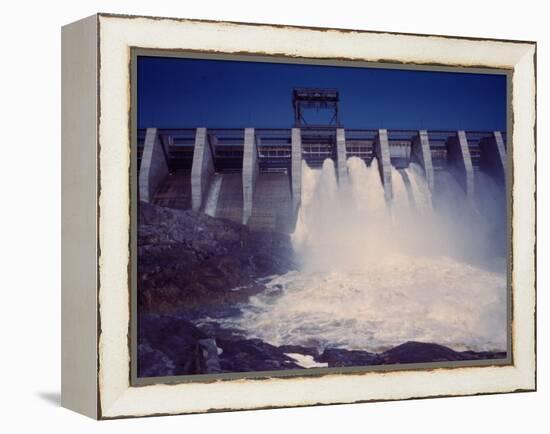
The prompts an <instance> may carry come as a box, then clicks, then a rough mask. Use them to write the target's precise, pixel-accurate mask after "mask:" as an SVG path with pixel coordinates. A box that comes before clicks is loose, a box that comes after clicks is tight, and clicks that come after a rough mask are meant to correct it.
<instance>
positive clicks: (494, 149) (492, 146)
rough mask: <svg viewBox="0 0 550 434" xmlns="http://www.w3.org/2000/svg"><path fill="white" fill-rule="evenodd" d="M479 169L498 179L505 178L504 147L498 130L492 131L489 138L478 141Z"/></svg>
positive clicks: (502, 179)
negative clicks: (479, 152)
mask: <svg viewBox="0 0 550 434" xmlns="http://www.w3.org/2000/svg"><path fill="white" fill-rule="evenodd" d="M479 147H480V150H481V164H480V166H481V170H483V171H484V172H485V173H487V174H489V175H490V176H492V177H493V178H495V179H497V180H498V181H501V182H504V180H505V178H506V148H505V147H504V140H503V139H502V134H501V132H500V131H494V132H493V134H492V135H491V137H490V138H486V139H483V140H481V141H480V142H479Z"/></svg>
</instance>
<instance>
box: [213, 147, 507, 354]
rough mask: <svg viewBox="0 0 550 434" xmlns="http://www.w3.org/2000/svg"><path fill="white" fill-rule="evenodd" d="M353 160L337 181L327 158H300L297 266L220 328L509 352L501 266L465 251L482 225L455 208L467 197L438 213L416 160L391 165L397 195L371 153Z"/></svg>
mask: <svg viewBox="0 0 550 434" xmlns="http://www.w3.org/2000/svg"><path fill="white" fill-rule="evenodd" d="M347 169H348V175H349V176H348V177H346V178H345V179H343V180H342V182H341V183H338V181H337V177H336V172H335V168H334V163H333V161H332V160H326V161H325V162H324V164H323V166H322V169H321V170H314V169H311V168H310V167H308V166H307V164H306V163H305V162H304V163H303V167H302V202H301V208H300V211H299V215H298V219H297V225H296V231H295V233H294V234H293V236H292V242H293V246H294V248H295V251H296V254H297V256H298V257H299V258H300V260H301V266H300V269H299V271H292V272H290V273H287V274H285V275H282V276H275V277H274V278H273V279H272V280H271V281H270V282H269V283H268V284H267V290H266V291H265V292H264V293H261V294H259V295H257V296H254V297H252V298H251V299H250V301H249V303H248V304H246V305H244V306H243V307H242V314H241V315H240V316H238V317H235V318H229V319H226V320H224V321H225V322H224V324H223V326H227V327H233V328H238V329H241V330H243V331H245V333H246V334H247V335H248V336H250V337H254V338H260V339H262V340H264V341H266V342H269V343H272V344H274V345H284V344H295V345H305V346H317V347H318V348H319V349H323V348H326V347H333V348H335V347H336V348H338V347H340V348H347V349H360V350H367V351H382V350H385V349H387V348H390V347H392V346H395V345H399V344H401V343H403V342H406V341H408V340H416V341H424V342H435V343H439V344H442V345H447V346H449V347H452V348H454V349H456V350H466V349H468V350H476V351H480V350H505V349H506V268H505V266H500V267H497V269H495V270H489V269H488V268H487V267H484V266H482V265H480V264H477V263H472V261H471V260H470V259H471V257H472V255H471V252H472V249H473V250H475V249H476V248H477V247H476V246H477V244H476V243H479V240H477V239H476V238H477V237H479V232H476V230H475V228H472V227H471V226H472V223H473V222H472V221H471V220H466V221H460V220H459V219H457V218H456V216H457V215H458V214H457V210H461V209H464V207H465V205H464V203H463V202H460V201H458V200H457V199H456V198H454V197H453V203H452V204H450V205H449V207H448V208H445V207H441V206H440V208H441V211H440V210H439V208H438V207H436V204H435V202H433V198H432V195H431V193H430V190H429V188H428V186H427V184H426V181H425V179H424V174H423V170H422V168H421V167H420V166H418V165H416V164H410V165H409V167H408V168H406V169H399V170H398V169H395V168H392V173H391V175H392V185H393V199H392V201H391V204H387V203H386V202H385V200H384V189H383V186H382V183H381V178H380V174H379V170H378V163H377V161H376V159H374V160H373V161H372V163H371V165H370V166H367V165H366V164H365V162H364V161H363V160H361V159H359V158H356V157H352V158H350V159H348V161H347ZM449 183H450V184H449V185H452V188H454V184H453V181H452V180H449ZM442 197H445V195H444V194H443V195H442ZM432 203H433V204H432ZM466 215H467V214H461V217H463V216H466ZM465 218H466V217H465ZM474 223H478V222H474ZM463 257H464V258H468V259H469V260H463ZM502 264H505V262H501V265H502ZM274 294H276V295H274Z"/></svg>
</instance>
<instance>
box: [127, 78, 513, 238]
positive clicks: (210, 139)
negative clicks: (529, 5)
mask: <svg viewBox="0 0 550 434" xmlns="http://www.w3.org/2000/svg"><path fill="white" fill-rule="evenodd" d="M303 91H304V90H299V91H298V92H302V95H300V94H298V95H297V94H296V92H297V90H294V92H293V106H294V110H295V126H294V127H293V128H280V129H273V128H231V129H228V128H224V129H217V128H207V127H201V128H173V129H169V128H162V129H157V128H146V129H139V130H138V134H137V150H138V155H137V160H138V171H139V188H138V191H139V199H140V200H141V201H146V202H151V203H154V204H158V205H161V206H167V207H171V208H176V209H194V210H199V211H206V212H208V213H209V214H211V215H215V217H219V218H227V219H230V220H233V221H236V222H239V223H242V224H247V225H249V226H250V227H251V228H252V229H254V230H275V231H280V232H286V233H289V232H292V230H293V227H294V224H295V218H296V213H297V210H298V208H299V205H300V200H301V185H302V179H301V171H302V160H305V161H306V162H307V164H308V165H309V166H310V167H313V168H316V167H317V168H318V167H321V165H322V164H323V161H324V160H325V159H327V158H330V159H332V160H334V163H335V167H336V173H337V177H338V179H340V180H341V179H343V178H344V177H346V176H347V166H346V160H347V159H348V158H350V157H358V158H361V159H363V160H364V161H365V163H366V164H367V165H370V164H371V162H372V160H373V158H374V157H376V158H377V160H378V167H379V171H380V179H381V182H382V184H383V187H384V196H385V199H386V200H387V201H388V202H389V203H391V200H392V196H393V192H392V172H391V166H393V167H395V168H397V169H403V168H406V167H408V166H409V164H410V163H411V162H414V163H417V164H419V165H420V166H421V167H422V169H423V171H424V175H425V178H426V182H427V185H428V187H429V188H430V190H431V191H432V193H434V194H435V193H437V186H438V178H439V176H440V174H441V173H442V172H443V171H447V172H450V173H452V175H453V176H454V177H455V179H456V181H457V182H458V184H459V185H460V186H461V188H462V189H463V191H464V194H465V195H466V196H467V197H468V198H473V196H474V193H475V188H476V178H477V174H478V173H479V172H484V173H486V174H487V175H489V176H490V177H492V178H493V179H495V181H496V182H497V183H498V184H500V185H502V186H504V185H505V173H506V160H507V159H506V134H505V132H501V131H463V130H459V131H450V130H449V131H436V130H422V129H420V130H394V129H390V130H388V129H347V128H343V127H342V126H341V125H340V121H339V117H338V93H337V91H334V90H329V91H328V92H319V91H320V90H318V89H316V90H315V91H317V92H318V95H319V98H317V99H315V98H313V99H311V98H310V96H308V95H311V94H307V93H303ZM297 97H298V98H297ZM301 97H302V98H301ZM303 97H305V102H304V98H303ZM308 98H310V100H309V101H308ZM311 107H313V108H319V107H321V108H328V109H329V110H332V111H333V113H334V115H333V117H332V118H331V121H330V123H329V124H328V125H309V124H307V123H306V122H305V118H304V116H303V109H304V108H311ZM209 200H210V203H208V201H209ZM212 200H214V201H215V203H211V202H212Z"/></svg>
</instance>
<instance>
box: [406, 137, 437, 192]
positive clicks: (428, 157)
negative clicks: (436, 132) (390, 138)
mask: <svg viewBox="0 0 550 434" xmlns="http://www.w3.org/2000/svg"><path fill="white" fill-rule="evenodd" d="M411 157H412V160H413V161H416V162H417V163H418V164H420V165H421V166H422V168H423V169H424V175H425V177H426V183H427V184H428V188H429V189H430V191H431V192H433V191H434V168H433V164H432V153H431V151H430V140H429V138H428V132H427V131H426V130H420V131H418V136H416V137H415V139H414V140H413V142H412V145H411Z"/></svg>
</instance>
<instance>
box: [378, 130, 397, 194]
mask: <svg viewBox="0 0 550 434" xmlns="http://www.w3.org/2000/svg"><path fill="white" fill-rule="evenodd" d="M374 155H375V156H376V158H377V160H378V169H379V170H380V178H381V179H382V184H383V185H384V199H386V202H389V201H391V199H392V197H393V190H392V184H391V159H390V145H389V141H388V130H386V129H381V130H378V135H377V136H376V138H375V139H374Z"/></svg>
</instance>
